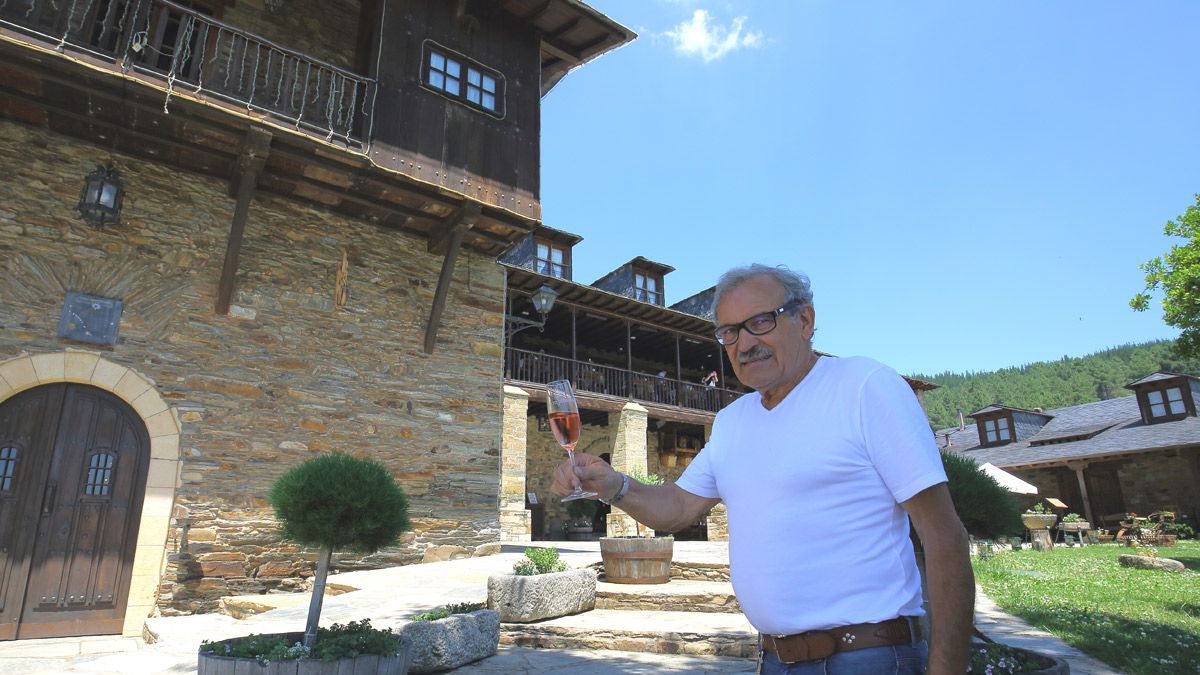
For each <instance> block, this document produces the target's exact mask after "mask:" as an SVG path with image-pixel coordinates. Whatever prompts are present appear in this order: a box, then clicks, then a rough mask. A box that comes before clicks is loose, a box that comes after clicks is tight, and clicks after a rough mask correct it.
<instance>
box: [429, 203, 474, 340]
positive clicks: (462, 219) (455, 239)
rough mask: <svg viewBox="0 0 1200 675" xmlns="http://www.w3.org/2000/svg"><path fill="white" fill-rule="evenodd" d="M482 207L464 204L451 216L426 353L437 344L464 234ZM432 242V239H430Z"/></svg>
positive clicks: (430, 313) (431, 310)
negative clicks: (439, 328)
mask: <svg viewBox="0 0 1200 675" xmlns="http://www.w3.org/2000/svg"><path fill="white" fill-rule="evenodd" d="M479 211H480V207H479V204H478V203H476V202H468V203H467V204H464V205H463V206H462V208H460V209H459V210H458V211H457V212H455V214H454V215H453V216H452V217H451V218H450V222H449V223H448V226H447V227H446V232H447V233H448V234H449V236H448V238H447V240H446V257H445V258H443V259H442V273H441V274H439V275H438V285H437V290H435V291H434V292H433V306H432V307H430V309H429V323H427V324H426V325H425V353H426V354H432V353H433V347H434V345H435V344H437V332H438V327H439V326H441V323H442V311H443V310H445V309H446V296H447V295H449V293H450V284H451V282H453V280H454V263H455V261H456V260H457V259H458V250H459V249H460V248H462V240H463V235H464V234H466V231H467V230H468V229H469V228H470V226H472V225H474V224H475V221H476V220H477V219H478V218H479ZM430 243H431V244H432V243H433V242H432V240H431V241H430Z"/></svg>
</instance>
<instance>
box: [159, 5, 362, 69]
mask: <svg viewBox="0 0 1200 675" xmlns="http://www.w3.org/2000/svg"><path fill="white" fill-rule="evenodd" d="M150 2H156V3H159V4H162V5H166V6H167V7H170V8H171V9H174V10H176V11H177V12H179V13H181V14H189V15H191V16H194V17H195V18H197V19H201V20H203V21H204V23H207V24H211V25H213V26H216V27H218V28H221V29H224V30H226V31H229V32H230V33H237V34H238V35H241V36H243V37H248V38H253V39H254V41H255V42H258V43H261V44H263V45H265V46H267V47H270V48H271V49H274V50H276V51H280V52H284V53H286V54H288V55H290V56H294V57H296V58H297V59H303V60H305V61H311V62H313V63H315V64H317V65H319V66H321V67H322V68H325V69H326V70H335V71H337V72H338V73H339V74H341V75H343V76H345V77H347V78H350V79H356V80H359V81H361V82H373V81H374V80H372V79H371V78H368V77H363V76H362V75H359V74H358V73H354V72H352V71H349V70H346V69H345V68H342V67H341V66H335V65H334V64H332V63H329V62H328V61H322V60H321V59H318V58H316V57H315V56H309V55H308V54H305V53H303V52H298V51H296V50H294V49H291V48H289V47H284V46H282V45H280V44H278V43H275V42H272V41H270V40H268V39H266V38H265V37H262V36H261V35H257V34H255V33H251V32H250V31H247V30H243V29H241V28H238V27H236V26H234V25H232V24H228V23H225V22H224V21H221V20H220V19H216V18H213V17H211V16H208V15H206V14H201V13H200V12H197V11H196V10H195V9H193V8H191V7H188V6H186V5H181V4H179V3H177V2H172V1H171V0H150Z"/></svg>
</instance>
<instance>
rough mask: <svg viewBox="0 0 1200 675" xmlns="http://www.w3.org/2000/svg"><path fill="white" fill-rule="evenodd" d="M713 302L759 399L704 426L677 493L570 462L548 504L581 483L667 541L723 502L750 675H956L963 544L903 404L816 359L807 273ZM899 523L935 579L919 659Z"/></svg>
mask: <svg viewBox="0 0 1200 675" xmlns="http://www.w3.org/2000/svg"><path fill="white" fill-rule="evenodd" d="M713 306H714V308H715V316H716V324H717V329H716V332H715V335H716V338H717V341H718V342H720V343H721V344H722V345H723V346H724V348H725V351H726V353H727V354H728V356H729V359H730V362H731V363H732V364H733V369H734V372H735V373H736V374H737V377H738V380H740V381H741V382H742V383H743V384H745V385H747V386H749V387H751V388H753V389H754V391H755V393H752V394H747V395H746V396H743V397H742V398H740V399H739V400H737V401H736V402H734V403H733V404H732V405H730V406H728V407H726V408H725V409H724V410H722V411H721V412H720V413H719V414H718V415H717V418H716V421H715V422H714V423H713V430H712V436H711V438H710V439H709V442H708V444H707V445H706V446H705V448H704V449H703V450H702V451H701V452H700V454H699V455H698V456H697V457H696V459H695V460H693V462H692V463H691V464H690V465H689V466H688V468H687V470H686V471H685V472H684V473H683V475H682V476H681V477H680V478H679V480H678V481H677V482H676V483H675V484H674V485H661V486H653V485H643V484H641V483H638V482H637V481H633V480H630V479H629V477H628V476H625V475H622V474H619V473H617V472H615V471H613V469H612V467H610V466H609V465H608V464H607V463H605V462H603V461H601V460H599V459H597V458H595V457H591V456H589V455H577V456H576V463H575V465H573V466H572V465H571V464H569V463H563V464H562V465H560V466H559V467H558V469H557V470H556V471H555V475H554V484H553V486H552V489H553V491H554V492H555V493H557V494H559V495H564V494H567V493H568V492H570V491H571V488H572V486H573V485H574V484H576V483H581V484H582V485H583V487H584V488H585V489H587V490H591V491H593V492H596V493H598V494H599V495H600V498H601V499H602V500H604V501H605V502H606V503H611V504H619V505H620V508H621V509H623V510H624V511H625V512H627V513H628V514H629V515H631V516H633V517H634V518H636V519H637V520H639V521H641V522H643V523H645V524H647V525H649V526H651V527H653V528H654V529H656V530H663V531H668V532H673V531H675V530H678V529H680V528H683V527H685V526H687V525H688V524H690V523H693V522H695V521H696V520H697V519H698V518H699V517H700V516H702V515H703V514H704V513H706V512H707V511H708V510H709V509H711V508H712V507H713V506H714V505H715V504H717V503H718V502H719V501H724V502H725V505H726V507H727V508H728V511H729V535H730V537H729V559H730V566H731V572H732V576H733V586H734V590H735V592H736V593H737V597H738V600H739V601H740V603H741V605H742V609H743V611H744V612H745V614H746V617H747V618H748V619H749V620H750V623H751V624H753V625H754V627H755V628H756V629H757V630H758V631H759V632H760V634H761V645H762V652H761V659H762V661H761V672H763V673H792V674H796V673H824V672H836V673H845V674H851V673H854V674H861V675H876V674H878V673H923V672H929V673H939V674H944V675H951V674H953V675H959V674H960V673H962V672H964V671H965V670H966V664H967V645H968V642H969V638H970V633H971V624H972V613H973V598H974V582H973V578H972V574H971V567H970V563H969V561H968V558H967V536H966V532H965V531H964V530H963V527H962V524H961V523H960V522H959V519H958V515H957V514H956V513H955V511H954V505H953V504H952V503H951V501H950V493H949V491H948V490H947V488H946V474H945V472H944V470H943V469H942V464H941V458H940V457H939V455H938V451H937V448H936V446H935V444H934V439H933V435H932V434H931V433H930V431H929V426H928V424H927V422H926V420H925V415H924V413H923V412H922V410H921V407H920V405H919V404H918V403H917V400H916V397H915V396H913V393H912V390H911V389H909V387H908V385H907V384H906V383H905V382H904V380H903V378H901V377H900V376H899V375H897V374H896V373H895V372H894V371H893V370H891V369H889V368H887V367H886V366H883V365H881V364H879V363H876V362H875V361H871V360H869V359H865V358H858V357H855V358H833V357H828V356H818V355H817V354H816V353H815V352H814V351H813V350H812V346H811V343H812V336H813V330H814V321H815V316H816V314H815V310H814V309H813V304H812V291H811V289H810V287H809V283H808V279H807V277H805V276H803V275H800V274H796V273H794V272H791V271H790V270H787V269H784V268H775V267H768V266H765V265H751V266H749V267H744V268H737V269H733V270H730V271H729V272H727V273H725V274H724V275H723V276H722V277H721V279H720V281H719V283H718V284H717V290H716V297H715V298H714V301H713ZM910 519H911V521H912V524H913V525H914V526H915V528H916V531H917V534H918V536H919V537H920V539H921V543H922V545H923V547H924V550H925V564H926V570H927V572H928V574H929V577H930V582H929V584H928V588H929V595H930V605H931V612H930V613H931V620H932V624H931V625H932V635H931V636H930V640H929V643H928V645H927V644H926V642H925V640H924V639H923V636H922V635H920V622H919V621H918V620H917V619H918V617H920V616H921V615H922V613H923V611H922V608H921V580H920V575H919V574H918V571H917V566H916V562H915V558H914V555H913V546H912V543H911V541H910V539H909V520H910ZM927 664H928V671H926V670H925V668H926V665H927Z"/></svg>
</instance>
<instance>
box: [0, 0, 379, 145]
mask: <svg viewBox="0 0 1200 675" xmlns="http://www.w3.org/2000/svg"><path fill="white" fill-rule="evenodd" d="M9 4H10V3H0V24H4V25H7V26H12V27H14V28H16V29H17V30H20V31H21V32H24V33H26V34H30V35H33V36H36V37H40V38H43V39H45V40H46V41H47V42H49V41H54V42H56V43H57V44H56V45H55V48H56V49H57V50H58V51H60V52H61V51H63V49H64V48H65V47H66V46H70V47H71V49H72V50H78V51H81V52H84V53H87V54H91V55H93V56H96V57H99V58H102V59H111V60H112V61H113V62H114V64H115V65H118V66H119V67H120V68H121V70H122V71H123V72H126V73H128V72H129V71H130V70H136V71H137V72H140V73H147V74H151V75H153V76H157V77H165V79H166V84H167V93H166V102H165V103H164V110H167V108H168V106H169V105H170V101H171V98H172V96H173V94H174V92H175V91H176V90H178V89H182V88H187V89H190V90H191V91H192V92H193V93H195V94H205V95H208V96H212V97H214V98H219V99H223V100H225V101H229V102H231V103H234V104H236V105H242V106H245V107H246V109H247V110H254V111H257V112H261V113H265V114H267V115H270V116H272V117H275V118H278V119H280V120H282V121H284V122H287V123H290V124H292V125H294V126H295V128H296V129H301V128H304V129H305V130H308V131H310V132H315V133H322V134H324V136H325V140H326V141H327V142H328V141H332V140H334V139H338V140H339V141H341V142H344V143H345V146H346V148H347V149H351V150H354V151H357V152H366V151H367V149H368V147H367V146H368V144H369V142H370V128H371V121H372V119H373V113H374V105H375V102H374V96H375V93H376V87H377V82H376V81H375V80H374V79H373V78H370V77H366V76H363V75H358V74H356V73H354V72H351V71H350V70H347V69H346V68H343V67H341V66H336V65H334V64H332V63H329V62H328V61H325V60H323V59H318V58H316V57H313V56H309V55H306V54H304V53H302V52H300V51H297V50H295V49H291V48H289V47H285V46H283V45H280V44H278V43H276V42H274V41H271V40H268V39H266V38H264V37H262V36H260V35H256V34H254V33H251V32H249V31H247V30H243V29H241V28H238V27H237V26H234V25H232V24H229V23H226V22H224V21H221V20H219V19H216V18H215V17H212V16H209V15H207V14H204V13H203V12H200V11H198V10H197V9H194V8H191V7H187V6H185V5H182V4H179V3H177V2H173V1H172V0H131V1H130V2H128V3H125V4H120V3H115V2H114V3H110V4H109V5H108V7H109V9H108V11H106V12H102V13H99V14H98V15H97V16H94V17H92V16H90V12H91V2H90V1H89V0H70V1H69V2H67V1H66V0H59V1H58V2H56V1H55V0H29V2H28V5H25V4H22V5H21V7H19V8H18V7H16V6H15V3H13V6H11V7H9V8H8V11H7V12H6V11H5V6H6V5H9ZM81 5H82V6H83V7H84V9H83V10H82V11H79V6H81ZM118 6H120V9H119V10H118V9H116V8H117V7H118ZM285 89H286V90H287V91H285Z"/></svg>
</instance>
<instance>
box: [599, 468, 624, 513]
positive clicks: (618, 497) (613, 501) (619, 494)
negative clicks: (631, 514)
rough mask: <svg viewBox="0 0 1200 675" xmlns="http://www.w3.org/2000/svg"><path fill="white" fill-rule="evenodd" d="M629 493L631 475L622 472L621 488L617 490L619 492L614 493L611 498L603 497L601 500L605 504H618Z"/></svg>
mask: <svg viewBox="0 0 1200 675" xmlns="http://www.w3.org/2000/svg"><path fill="white" fill-rule="evenodd" d="M628 493H629V476H627V475H625V474H621V489H620V490H617V494H615V495H613V496H612V498H611V499H605V498H604V497H601V498H600V501H602V502H604V503H605V504H608V505H609V506H612V505H613V504H616V503H617V502H619V501H621V500H622V499H624V498H625V495H626V494H628Z"/></svg>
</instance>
